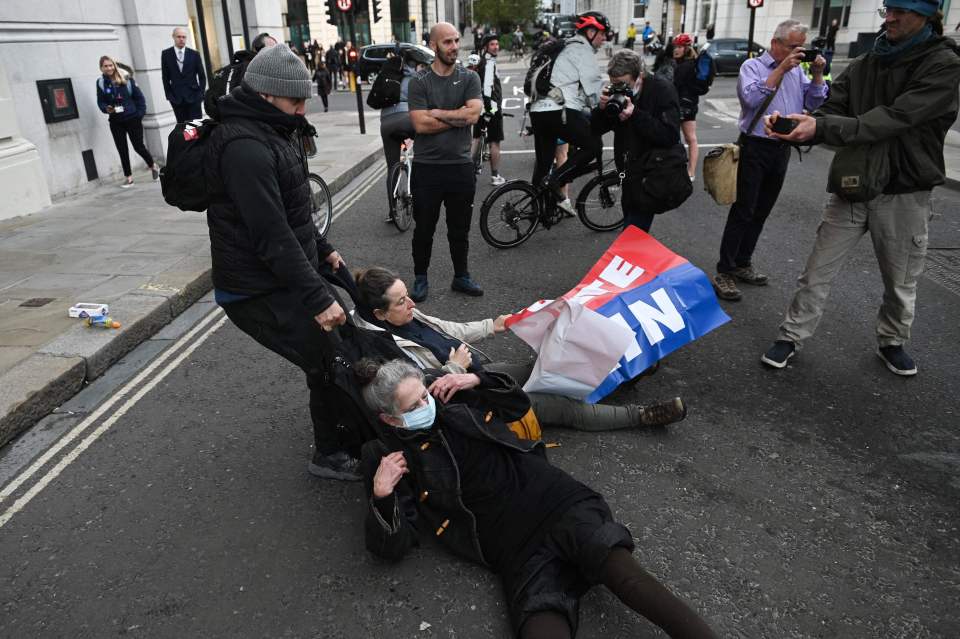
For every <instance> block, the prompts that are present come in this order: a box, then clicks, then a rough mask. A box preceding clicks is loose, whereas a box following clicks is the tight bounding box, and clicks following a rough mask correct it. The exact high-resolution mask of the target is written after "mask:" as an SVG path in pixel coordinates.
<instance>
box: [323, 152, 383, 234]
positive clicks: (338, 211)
mask: <svg viewBox="0 0 960 639" xmlns="http://www.w3.org/2000/svg"><path fill="white" fill-rule="evenodd" d="M386 172H387V167H386V165H385V164H378V166H377V168H376V169H375V170H374V171H373V173H371V174H370V175H369V177H367V178H366V179H365V180H364V181H363V182H362V183H361V184H360V185H359V186H358V187H357V188H356V189H355V190H353V191H351V192H350V194H349V195H347V196H345V197H344V198H343V199H342V200H340V203H339V204H338V205H337V206H336V207H335V209H334V213H333V220H331V221H335V220H336V219H337V218H338V217H340V216H341V215H343V214H344V213H346V212H347V209H349V208H350V207H351V206H353V205H354V204H356V202H357V200H359V199H360V198H361V197H363V196H364V195H366V193H367V191H369V190H370V189H371V188H373V185H374V184H376V183H377V182H379V181H380V180H382V179H383V176H384V174H385V173H386Z"/></svg>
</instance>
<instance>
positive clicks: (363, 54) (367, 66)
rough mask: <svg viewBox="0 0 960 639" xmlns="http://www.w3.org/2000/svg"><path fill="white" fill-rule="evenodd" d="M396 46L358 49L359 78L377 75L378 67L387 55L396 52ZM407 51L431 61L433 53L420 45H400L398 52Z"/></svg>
mask: <svg viewBox="0 0 960 639" xmlns="http://www.w3.org/2000/svg"><path fill="white" fill-rule="evenodd" d="M396 49H397V45H396V44H393V43H388V44H369V45H367V46H365V47H363V48H362V49H360V57H359V58H358V59H357V73H358V74H359V75H360V77H363V78H366V77H367V76H369V75H371V74H373V75H375V74H377V73H379V72H380V67H381V66H383V62H384V60H386V59H387V54H389V53H393V52H394V51H396ZM409 49H417V50H419V51H420V52H421V53H423V55H424V59H428V60H433V51H432V50H430V49H429V48H427V47H425V46H423V45H421V44H411V43H409V42H401V43H400V51H402V52H405V51H407V50H409Z"/></svg>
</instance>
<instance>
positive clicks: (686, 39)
mask: <svg viewBox="0 0 960 639" xmlns="http://www.w3.org/2000/svg"><path fill="white" fill-rule="evenodd" d="M673 44H674V46H677V47H689V46H690V45H691V44H693V38H691V37H690V34H689V33H681V34H680V35H678V36H676V37H675V38H674V39H673Z"/></svg>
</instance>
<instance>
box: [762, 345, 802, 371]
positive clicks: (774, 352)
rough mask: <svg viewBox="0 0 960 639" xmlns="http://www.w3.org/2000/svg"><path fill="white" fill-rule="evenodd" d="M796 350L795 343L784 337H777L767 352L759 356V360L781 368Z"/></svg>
mask: <svg viewBox="0 0 960 639" xmlns="http://www.w3.org/2000/svg"><path fill="white" fill-rule="evenodd" d="M796 352H797V345H796V344H794V343H793V342H788V341H787V340H785V339H778V340H777V341H775V342H774V343H773V346H771V347H770V348H768V349H767V352H766V353H764V354H763V355H761V356H760V361H761V362H763V363H764V364H766V365H767V366H772V367H773V368H783V367H784V366H786V365H787V360H788V359H790V358H791V357H793V356H794V354H795V353H796Z"/></svg>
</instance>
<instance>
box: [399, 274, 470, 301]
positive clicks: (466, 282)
mask: <svg viewBox="0 0 960 639" xmlns="http://www.w3.org/2000/svg"><path fill="white" fill-rule="evenodd" d="M450 288H451V289H452V290H454V291H460V292H461V293H466V294H467V295H470V296H473V297H480V296H481V295H483V288H481V286H480V285H479V284H477V283H476V282H475V281H474V279H473V278H472V277H470V275H469V274H468V275H458V276H457V277H455V278H453V281H452V282H450ZM414 301H416V300H414Z"/></svg>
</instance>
